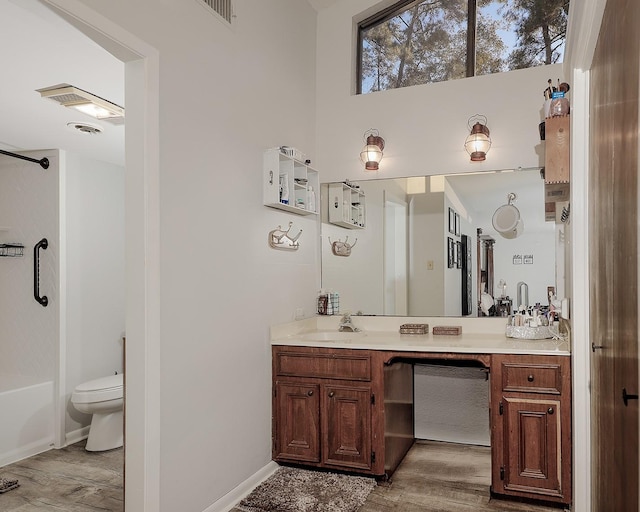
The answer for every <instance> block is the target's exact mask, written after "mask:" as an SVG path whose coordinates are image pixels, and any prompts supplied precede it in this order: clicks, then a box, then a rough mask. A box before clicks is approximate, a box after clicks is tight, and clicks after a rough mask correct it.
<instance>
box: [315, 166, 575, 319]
mask: <svg viewBox="0 0 640 512" xmlns="http://www.w3.org/2000/svg"><path fill="white" fill-rule="evenodd" d="M354 185H355V186H357V187H358V190H359V191H360V195H361V196H362V192H364V204H359V205H358V207H359V210H360V211H361V212H362V210H364V218H363V219H361V220H364V222H361V223H362V224H364V226H359V225H356V226H349V227H350V228H351V229H349V227H345V226H344V223H343V225H338V224H336V223H335V222H330V218H329V210H330V207H329V205H332V206H334V205H337V204H338V201H339V202H340V205H339V207H340V209H342V202H343V198H342V197H340V198H338V197H337V195H336V194H335V193H334V192H333V191H335V190H338V189H337V188H336V185H335V184H334V185H333V187H331V188H330V184H323V185H322V186H321V200H322V287H323V288H324V289H326V290H333V291H337V292H339V294H340V306H341V310H342V311H347V310H348V311H351V312H352V313H357V312H362V314H365V315H395V316H467V315H468V316H498V315H503V316H504V315H506V314H508V313H509V312H510V311H509V310H510V308H512V307H513V308H516V307H517V306H518V305H519V304H525V303H526V304H528V305H531V306H533V305H535V304H536V303H538V302H539V303H541V304H543V305H547V304H548V303H549V291H554V292H555V293H556V294H557V295H558V296H560V297H561V296H563V294H564V245H565V241H564V225H563V224H562V223H561V222H557V221H556V215H555V214H553V213H552V214H551V215H549V212H548V211H547V212H546V213H545V185H544V180H543V179H542V178H541V175H540V169H528V170H507V171H494V172H482V173H466V174H459V175H446V176H427V177H412V178H394V179H382V180H364V181H358V182H355V183H354ZM330 189H331V191H332V194H330ZM330 195H336V197H329V196H330ZM509 203H511V204H512V205H513V206H515V207H516V208H517V211H519V213H520V218H521V221H522V224H521V225H518V228H517V229H514V230H512V231H508V232H505V233H504V234H500V233H499V232H498V231H496V229H495V228H494V225H493V222H492V220H493V216H494V214H495V212H496V210H498V209H499V208H500V207H501V206H504V205H506V204H509ZM345 205H346V202H345ZM336 208H338V206H336ZM507 210H509V212H508V213H510V211H511V210H512V209H511V208H509V209H507ZM502 212H503V213H505V210H502ZM547 219H549V220H547ZM332 220H334V221H335V218H334V219H332ZM506 222H507V223H508V222H510V219H506ZM498 227H499V228H500V225H498ZM334 242H337V244H334ZM345 242H346V246H345V245H343V244H344V243H345ZM345 247H347V248H348V247H350V248H351V249H350V251H345V250H344V249H345ZM336 248H341V249H342V251H336V250H335V249H336ZM345 253H348V255H346V254H345Z"/></svg>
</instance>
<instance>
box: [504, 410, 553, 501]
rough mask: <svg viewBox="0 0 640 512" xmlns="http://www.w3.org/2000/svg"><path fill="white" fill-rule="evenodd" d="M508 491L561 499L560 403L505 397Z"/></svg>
mask: <svg viewBox="0 0 640 512" xmlns="http://www.w3.org/2000/svg"><path fill="white" fill-rule="evenodd" d="M502 403H503V407H504V427H503V429H504V430H503V434H504V445H503V446H504V460H503V464H504V469H503V470H502V469H501V473H502V475H503V478H502V486H503V488H504V490H505V491H516V492H528V493H533V494H538V495H539V494H542V495H548V496H553V497H561V496H562V492H561V489H560V482H562V475H561V470H562V465H561V464H559V460H560V456H559V455H560V418H561V414H560V412H561V411H560V401H559V400H546V399H530V398H515V397H503V400H502Z"/></svg>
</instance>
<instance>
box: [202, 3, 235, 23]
mask: <svg viewBox="0 0 640 512" xmlns="http://www.w3.org/2000/svg"><path fill="white" fill-rule="evenodd" d="M201 1H203V2H204V3H205V4H206V5H208V6H209V7H211V8H212V9H213V10H214V11H215V12H217V13H218V14H219V15H220V16H221V17H222V19H223V20H225V21H226V22H227V23H229V24H231V17H232V16H233V13H232V12H231V0H201Z"/></svg>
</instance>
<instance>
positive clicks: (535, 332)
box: [505, 325, 558, 340]
mask: <svg viewBox="0 0 640 512" xmlns="http://www.w3.org/2000/svg"><path fill="white" fill-rule="evenodd" d="M505 334H506V336H507V338H517V339H520V340H545V339H549V338H555V337H557V336H558V330H557V328H554V327H547V326H545V325H542V326H540V327H526V326H516V325H507V328H506V332H505Z"/></svg>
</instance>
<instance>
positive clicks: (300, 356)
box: [274, 349, 371, 381]
mask: <svg viewBox="0 0 640 512" xmlns="http://www.w3.org/2000/svg"><path fill="white" fill-rule="evenodd" d="M310 350H312V351H310V352H308V351H306V350H299V349H298V350H291V351H289V350H286V351H282V350H276V351H275V353H274V364H275V367H274V370H275V373H276V375H281V376H289V377H315V378H319V379H346V380H359V381H370V380H371V356H370V355H369V353H368V352H366V351H357V353H354V352H353V351H344V352H343V351H342V350H339V349H338V350H326V351H322V352H320V351H318V350H320V349H315V350H314V349H310Z"/></svg>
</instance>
